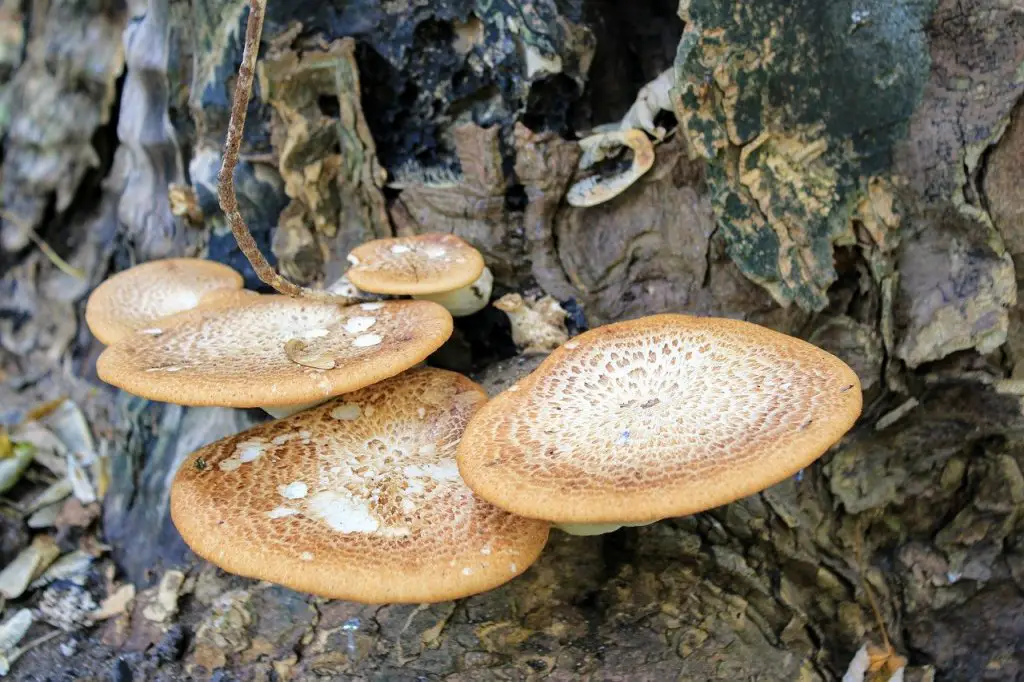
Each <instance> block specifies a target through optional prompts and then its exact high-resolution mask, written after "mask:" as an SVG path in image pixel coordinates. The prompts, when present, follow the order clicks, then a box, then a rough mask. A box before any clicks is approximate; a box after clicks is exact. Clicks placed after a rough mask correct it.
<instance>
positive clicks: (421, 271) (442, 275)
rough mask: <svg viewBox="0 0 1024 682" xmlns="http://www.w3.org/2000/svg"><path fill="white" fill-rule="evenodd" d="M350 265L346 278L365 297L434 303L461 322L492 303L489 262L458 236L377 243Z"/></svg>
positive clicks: (362, 250) (430, 235)
mask: <svg viewBox="0 0 1024 682" xmlns="http://www.w3.org/2000/svg"><path fill="white" fill-rule="evenodd" d="M348 260H349V262H350V263H351V264H352V267H350V268H349V269H348V271H347V272H346V275H347V276H348V278H349V280H350V281H351V282H352V284H354V285H355V286H357V287H359V288H360V289H362V290H363V291H369V292H372V293H375V294H391V295H397V296H412V297H413V298H418V299H423V300H427V301H434V302H435V303H438V304H440V305H442V306H444V307H445V308H446V309H447V310H448V312H450V313H451V314H452V315H454V316H455V317H464V316H466V315H472V314H473V313H475V312H477V311H479V310H481V309H483V308H484V306H486V305H487V302H488V301H489V300H490V298H491V288H492V286H493V284H494V276H493V275H492V274H491V271H490V269H489V268H488V267H487V266H486V264H485V263H484V259H483V256H481V255H480V252H479V251H477V250H476V249H474V248H473V247H472V246H470V245H469V244H468V243H466V242H465V241H464V240H462V239H460V238H459V237H456V236H455V235H453V234H441V233H439V232H427V233H424V234H418V235H414V236H412V237H397V238H393V239H375V240H373V241H369V242H366V243H365V244H362V245H360V246H358V247H356V248H355V249H353V250H352V253H350V254H349V256H348Z"/></svg>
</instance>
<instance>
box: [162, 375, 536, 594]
mask: <svg viewBox="0 0 1024 682" xmlns="http://www.w3.org/2000/svg"><path fill="white" fill-rule="evenodd" d="M486 400H487V395H486V394H485V393H484V391H483V389H482V388H481V387H480V386H478V385H477V384H475V383H473V382H472V381H470V380H469V379H467V378H465V377H463V376H461V375H459V374H456V373H455V372H449V371H447V370H440V369H433V368H425V369H417V370H412V371H410V372H406V373H405V374H402V375H400V376H397V377H394V378H392V379H388V380H387V381H384V382H381V383H379V384H376V385H374V386H370V387H368V388H365V389H362V390H360V391H356V392H354V393H350V394H348V395H345V396H342V397H339V398H336V399H334V400H332V401H330V402H328V403H325V404H323V405H321V406H319V407H316V408H314V409H311V410H307V411H305V412H302V413H299V414H296V415H294V416H292V417H288V418H286V419H282V420H279V421H275V422H270V423H267V424H262V425H260V426H256V427H254V428H252V429H249V430H248V431H245V432H243V433H240V434H238V435H235V436H231V437H229V438H225V439H223V440H221V441H218V442H216V443H213V444H212V445H208V446H206V447H204V448H202V449H201V450H199V451H197V452H195V453H193V454H192V455H191V457H189V458H188V459H187V460H186V461H185V463H184V464H183V465H182V467H181V469H180V470H179V471H178V474H177V476H176V478H175V480H174V484H173V486H172V488H171V517H172V519H173V521H174V524H175V526H177V528H178V530H179V532H180V533H181V535H182V537H183V538H184V539H185V541H186V542H187V543H188V544H189V546H190V547H192V549H193V550H194V551H195V552H196V553H197V554H198V555H200V556H202V557H204V558H205V559H207V560H209V561H211V562H213V563H214V564H216V565H218V566H220V567H222V568H223V569H225V570H227V571H230V572H232V573H236V574H239V575H243V576H247V577H251V578H257V579H261V580H269V581H271V582H275V583H279V584H281V585H285V586H287V587H290V588H292V589H295V590H299V591H302V592H309V593H313V594H317V595H321V596H324V597H329V598H336V599H349V600H354V601H359V602H365V603H409V602H413V603H424V602H436V601H443V600H448V599H456V598H459V597H464V596H467V595H470V594H475V593H478V592H483V591H485V590H488V589H491V588H494V587H497V586H498V585H501V584H503V583H505V582H507V581H509V580H511V579H513V578H515V577H516V576H518V575H519V574H521V573H523V572H524V571H525V570H526V569H527V568H528V567H529V566H530V565H531V564H532V563H533V562H534V561H535V560H536V559H537V557H538V556H539V555H540V552H541V550H542V549H543V547H544V544H545V542H546V541H547V537H548V528H549V526H548V524H547V523H544V522H542V521H535V520H530V519H524V518H522V517H519V516H514V515H512V514H508V513H506V512H503V511H502V510H500V509H498V508H497V507H494V506H492V505H490V504H488V503H487V502H484V501H483V500H481V499H480V498H479V497H477V496H475V495H474V494H473V492H472V491H471V490H470V489H469V488H468V487H466V484H465V483H463V482H462V479H461V478H459V471H458V467H457V465H456V464H455V447H456V445H457V443H458V441H459V437H460V436H461V435H462V431H463V429H464V428H465V426H466V423H467V422H468V421H469V419H470V417H471V416H472V415H473V413H475V412H476V411H477V410H478V409H479V408H480V406H481V405H482V404H484V402H485V401H486Z"/></svg>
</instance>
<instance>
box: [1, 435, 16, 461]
mask: <svg viewBox="0 0 1024 682" xmlns="http://www.w3.org/2000/svg"><path fill="white" fill-rule="evenodd" d="M11 457H14V444H13V443H11V437H10V435H8V433H7V429H0V459H9V458H11Z"/></svg>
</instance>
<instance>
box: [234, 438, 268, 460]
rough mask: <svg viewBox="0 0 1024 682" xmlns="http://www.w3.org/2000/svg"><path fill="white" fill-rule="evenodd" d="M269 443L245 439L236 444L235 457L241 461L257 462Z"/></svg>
mask: <svg viewBox="0 0 1024 682" xmlns="http://www.w3.org/2000/svg"><path fill="white" fill-rule="evenodd" d="M266 449H267V444H266V443H265V442H263V441H259V440H243V441H242V442H240V443H238V444H237V445H235V455H234V456H235V457H237V458H238V461H239V462H255V461H256V460H257V459H259V458H260V456H261V455H263V453H264V452H266Z"/></svg>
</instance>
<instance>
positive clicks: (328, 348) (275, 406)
mask: <svg viewBox="0 0 1024 682" xmlns="http://www.w3.org/2000/svg"><path fill="white" fill-rule="evenodd" d="M451 333H452V316H451V315H450V314H449V313H448V311H447V310H445V309H444V308H442V307H441V306H439V305H438V304H436V303H431V302H429V301H408V300H405V301H380V302H374V303H362V304H359V305H353V306H339V305H337V304H334V303H320V302H315V301H307V300H303V299H296V298H289V297H287V296H279V295H268V296H253V297H251V299H249V298H247V299H246V300H245V301H244V302H240V301H238V300H232V299H231V298H230V297H225V298H224V299H223V300H220V299H218V300H216V301H214V302H212V303H210V304H208V305H205V304H204V305H203V306H201V307H199V308H196V309H194V310H190V311H187V312H184V313H179V314H178V315H174V316H171V317H167V318H164V319H162V320H160V322H159V326H154V327H149V328H145V329H140V330H138V331H136V332H135V333H134V334H133V335H132V336H131V337H128V338H125V339H123V340H122V341H120V342H119V343H116V344H114V345H112V346H110V347H108V348H107V349H106V350H104V351H103V353H102V354H101V355H100V357H99V359H98V360H97V362H96V370H97V374H98V375H99V377H100V379H102V380H103V381H105V382H107V383H109V384H112V385H114V386H117V387H118V388H121V389H123V390H125V391H128V392H129V393H134V394H135V395H139V396H142V397H144V398H149V399H150V400H159V401H163V402H169V403H177V404H180V405H219V406H223V407H262V408H263V409H265V410H267V411H268V412H270V413H271V414H272V415H274V416H282V415H284V414H290V413H292V412H295V411H297V410H299V409H302V408H304V407H308V406H309V405H311V404H313V405H315V404H318V403H321V402H323V401H324V400H327V399H328V398H331V397H333V396H336V395H338V394H340V393H346V392H348V391H353V390H356V389H359V388H362V387H364V386H367V385H369V384H372V383H374V382H377V381H380V380H382V379H386V378H388V377H391V376H394V375H396V374H398V373H399V372H403V371H405V370H406V369H408V368H410V367H412V366H413V365H415V364H417V363H419V362H422V361H423V360H425V359H426V357H427V356H428V355H430V353H432V352H433V351H435V350H437V349H438V348H439V347H440V346H441V345H442V344H443V343H444V342H445V341H447V340H448V337H449V336H450V335H451Z"/></svg>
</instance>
